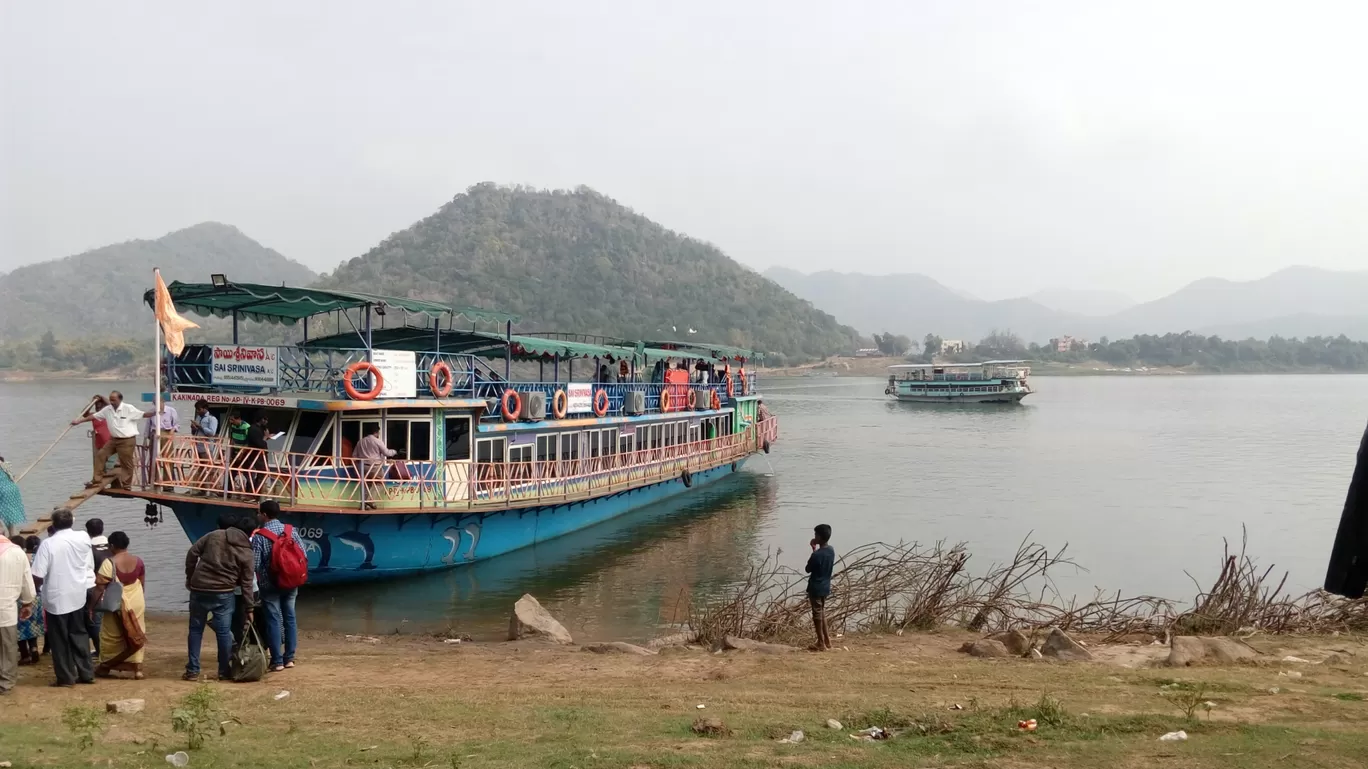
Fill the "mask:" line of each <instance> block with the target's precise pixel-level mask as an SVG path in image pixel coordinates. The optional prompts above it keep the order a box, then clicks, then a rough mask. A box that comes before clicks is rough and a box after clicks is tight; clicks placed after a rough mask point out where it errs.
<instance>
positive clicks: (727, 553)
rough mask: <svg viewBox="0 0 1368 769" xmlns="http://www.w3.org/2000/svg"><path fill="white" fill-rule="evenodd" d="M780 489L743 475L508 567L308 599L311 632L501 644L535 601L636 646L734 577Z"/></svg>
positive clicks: (578, 626)
mask: <svg viewBox="0 0 1368 769" xmlns="http://www.w3.org/2000/svg"><path fill="white" fill-rule="evenodd" d="M774 485H775V481H774V479H773V478H768V477H763V476H761V475H757V474H755V473H752V472H742V473H738V474H737V475H734V476H730V477H728V478H726V479H724V480H721V481H718V482H717V483H715V484H710V485H709V486H707V487H705V488H703V489H700V490H699V491H697V492H695V493H694V494H692V495H689V496H686V497H682V498H676V499H673V500H670V501H667V502H664V503H661V504H658V505H653V506H650V507H647V508H643V509H641V510H637V511H634V512H632V513H628V514H627V515H624V516H621V517H619V518H615V519H613V520H611V521H608V522H605V523H603V524H600V525H598V526H594V527H592V528H590V529H586V530H584V531H579V532H575V533H573V534H569V535H566V536H564V537H558V538H556V539H554V540H551V541H549V542H544V543H541V544H538V545H535V546H533V547H528V548H524V549H522V550H519V551H516V552H513V553H510V554H508V555H505V556H501V557H499V558H494V559H491V560H488V561H482V562H479V563H474V564H471V565H469V566H462V567H458V568H456V569H452V570H450V571H444V572H438V573H434V574H429V575H425V576H421V577H413V578H406V579H401V580H392V581H386V582H378V583H363V584H351V585H337V586H330V587H319V588H315V589H312V590H310V591H308V592H307V593H305V594H303V595H301V598H300V606H299V612H300V617H301V622H303V623H305V624H306V625H307V626H308V627H310V628H318V629H332V630H340V631H343V632H349V633H364V634H369V635H379V634H385V633H391V632H395V631H396V630H398V631H400V632H406V633H408V632H429V631H445V630H448V629H449V630H452V631H455V632H461V633H468V634H470V635H472V636H476V637H494V636H497V635H498V634H500V633H501V632H502V631H504V630H506V628H507V622H508V616H509V613H510V610H511V608H512V605H513V602H514V601H516V600H517V599H518V598H519V597H520V596H521V595H522V594H523V593H531V594H533V595H535V596H536V597H537V599H538V600H539V601H541V602H542V604H543V605H545V606H547V607H548V608H549V609H550V610H551V611H552V612H553V613H554V614H555V615H556V616H557V618H559V619H560V620H561V622H563V623H564V624H565V625H566V627H568V628H570V630H571V632H572V633H574V634H575V635H576V636H577V637H583V638H607V637H613V638H627V637H639V636H642V635H644V634H647V631H648V630H649V629H650V628H654V627H657V626H661V625H667V624H671V623H675V622H679V621H682V620H683V619H684V618H685V616H686V614H687V611H688V607H689V604H690V601H692V600H694V598H695V597H696V596H706V595H708V594H709V593H711V592H713V591H716V590H719V589H720V588H721V587H722V586H724V585H726V584H727V583H729V582H731V581H733V580H735V579H736V578H738V577H739V576H740V574H741V573H742V572H743V570H744V568H745V566H746V563H747V559H748V558H749V556H750V554H751V553H753V552H755V551H756V550H757V549H763V546H762V545H761V544H760V543H759V541H758V538H759V532H760V528H761V523H762V521H763V520H764V519H765V518H766V517H768V516H770V515H772V514H773V512H774V505H775V491H774Z"/></svg>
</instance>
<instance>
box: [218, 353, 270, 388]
mask: <svg viewBox="0 0 1368 769" xmlns="http://www.w3.org/2000/svg"><path fill="white" fill-rule="evenodd" d="M279 364H280V354H279V351H278V350H277V349H276V348H274V347H248V346H244V345H236V344H216V345H214V346H213V358H212V359H211V360H210V367H209V381H210V383H212V384H215V385H231V386H235V387H270V388H275V387H277V386H279V382H280V365H279Z"/></svg>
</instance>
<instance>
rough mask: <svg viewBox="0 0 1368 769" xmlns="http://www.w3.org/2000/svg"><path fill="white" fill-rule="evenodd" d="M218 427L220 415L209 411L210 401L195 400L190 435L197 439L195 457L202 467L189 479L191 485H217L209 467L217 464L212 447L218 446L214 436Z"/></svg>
mask: <svg viewBox="0 0 1368 769" xmlns="http://www.w3.org/2000/svg"><path fill="white" fill-rule="evenodd" d="M218 427H219V424H218V417H216V416H214V415H213V414H211V413H209V401H206V400H204V399H203V398H201V399H200V400H197V401H195V416H194V417H192V418H191V419H190V435H191V436H193V437H194V438H195V439H196V440H195V457H196V458H197V460H198V463H199V465H200V467H199V469H198V470H196V472H195V474H194V475H192V476H191V477H190V479H189V485H190V486H192V487H194V486H209V487H213V486H215V485H217V484H216V483H214V478H213V477H212V476H211V474H210V472H209V468H211V467H213V466H214V465H215V464H216V463H215V462H214V454H213V452H212V451H210V449H212V448H217V446H216V445H215V443H214V437H215V436H217V435H218ZM191 493H194V492H193V491H192V492H191Z"/></svg>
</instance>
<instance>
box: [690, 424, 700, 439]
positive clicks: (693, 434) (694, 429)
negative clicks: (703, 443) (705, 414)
mask: <svg viewBox="0 0 1368 769" xmlns="http://www.w3.org/2000/svg"><path fill="white" fill-rule="evenodd" d="M697 442H698V425H689V443H697Z"/></svg>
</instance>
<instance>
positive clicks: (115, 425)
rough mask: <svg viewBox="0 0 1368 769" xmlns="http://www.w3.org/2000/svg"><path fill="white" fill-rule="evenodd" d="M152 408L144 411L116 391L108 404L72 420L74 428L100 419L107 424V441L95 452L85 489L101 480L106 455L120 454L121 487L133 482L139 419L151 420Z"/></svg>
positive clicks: (111, 394) (119, 475)
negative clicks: (92, 467)
mask: <svg viewBox="0 0 1368 769" xmlns="http://www.w3.org/2000/svg"><path fill="white" fill-rule="evenodd" d="M156 415H157V412H155V411H143V410H142V409H140V408H138V407H137V406H134V405H133V404H131V403H124V399H123V393H121V392H119V391H118V390H115V391H113V392H111V393H110V394H109V405H108V406H105V407H104V408H102V409H100V410H99V411H97V412H95V413H94V414H91V415H89V416H84V417H81V418H80V419H73V420H71V424H72V426H73V427H74V426H75V425H79V424H81V423H82V422H93V421H95V420H96V419H103V420H104V422H105V425H107V426H108V427H109V442H108V443H106V444H105V445H104V446H102V447H101V448H100V450H99V451H97V452H95V471H94V473H93V474H92V475H91V476H90V483H87V484H86V488H88V489H89V488H94V487H95V486H99V485H100V484H101V483H103V479H104V474H105V462H107V461H108V460H109V457H110V456H112V455H114V454H118V455H119V472H118V477H119V484H120V485H122V486H123V487H124V488H128V487H130V486H132V485H133V474H134V473H135V472H137V469H138V459H137V451H138V421H139V420H142V419H151V418H152V417H154V416H156Z"/></svg>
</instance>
